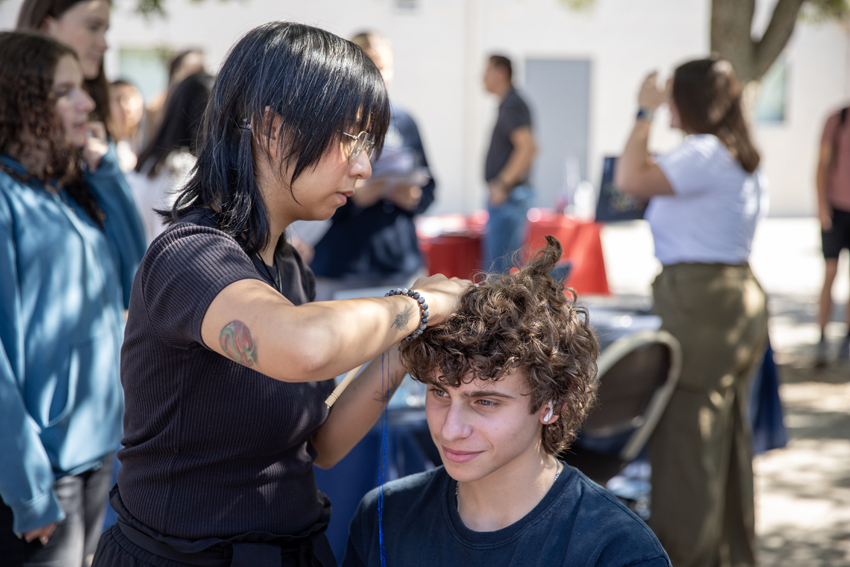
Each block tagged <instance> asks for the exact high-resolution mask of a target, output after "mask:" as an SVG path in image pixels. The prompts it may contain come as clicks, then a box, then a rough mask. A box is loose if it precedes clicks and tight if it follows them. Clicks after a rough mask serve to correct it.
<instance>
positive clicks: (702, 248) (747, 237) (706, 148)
mask: <svg viewBox="0 0 850 567" xmlns="http://www.w3.org/2000/svg"><path fill="white" fill-rule="evenodd" d="M658 166H659V167H660V168H661V171H662V172H663V173H664V175H665V177H667V181H669V182H670V186H671V187H672V188H673V193H674V194H673V195H662V196H658V197H653V198H652V200H651V201H650V203H649V207H647V210H646V220H647V221H649V226H650V228H651V229H652V236H653V238H654V240H655V256H656V257H657V258H658V259H659V260H660V261H661V264H662V265H665V266H669V265H671V264H678V263H680V262H688V263H702V264H715V263H719V264H743V263H745V262H746V261H747V260H748V259H749V257H750V248H751V247H752V244H753V235H754V234H755V230H756V222H757V221H758V219H759V218H761V217H762V216H764V215H765V214H766V213H767V181H766V179H765V177H764V175H763V174H762V173H761V170H759V169H756V170H755V171H754V172H753V173H747V172H746V171H744V168H742V167H741V164H740V163H738V160H736V159H735V158H733V157H732V156H731V155H730V154H729V150H728V149H727V148H726V146H724V145H723V143H722V142H721V141H720V140H719V139H717V138H716V137H715V136H713V135H711V134H697V135H691V136H687V137H686V138H685V141H684V142H683V143H682V145H681V146H679V147H678V148H676V149H675V150H673V151H672V152H670V153H669V154H666V155H664V156H662V157H661V158H659V159H658Z"/></svg>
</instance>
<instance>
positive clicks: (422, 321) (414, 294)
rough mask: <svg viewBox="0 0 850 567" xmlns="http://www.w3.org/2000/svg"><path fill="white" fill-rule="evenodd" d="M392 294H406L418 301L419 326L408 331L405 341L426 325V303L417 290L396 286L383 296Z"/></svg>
mask: <svg viewBox="0 0 850 567" xmlns="http://www.w3.org/2000/svg"><path fill="white" fill-rule="evenodd" d="M393 295H406V296H408V297H412V298H413V299H415V300H416V301H417V302H418V303H419V314H420V319H419V327H417V328H416V330H415V331H413V332H412V333H410V334H409V335H408V336H407V337H405V338H404V340H406V341H412V340H413V339H415V338H416V337H418V336H419V335H421V334H422V331H424V330H425V327H427V325H426V323H428V304H427V303H425V298H424V297H422V296H420V295H419V292H418V291H413V290H412V289H407V288H400V287H399V288H396V289H391V290H390V291H388V292H387V293H385V294H384V297H392V296H393Z"/></svg>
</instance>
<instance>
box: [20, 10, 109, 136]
mask: <svg viewBox="0 0 850 567" xmlns="http://www.w3.org/2000/svg"><path fill="white" fill-rule="evenodd" d="M111 7H112V3H111V2H110V1H109V0H24V3H23V4H21V9H20V11H19V12H18V23H17V26H16V29H17V30H19V31H23V30H31V31H40V32H42V33H45V34H47V35H49V36H50V37H52V38H54V39H57V40H59V41H61V42H62V43H64V44H65V45H68V46H69V47H71V49H73V50H74V51H75V52H76V53H77V58H78V59H79V62H80V66H81V67H82V69H83V75H84V76H85V89H86V92H87V93H88V94H89V96H91V98H92V99H93V100H94V103H95V108H94V110H92V112H91V113H90V114H89V119H90V120H92V121H97V122H101V123H102V124H103V125H104V126H105V128H106V132H107V133H108V134H109V135H112V134H113V132H112V127H113V126H112V120H111V113H110V104H109V83H108V82H107V80H106V75H105V74H104V73H103V54H104V53H106V48H107V47H108V46H107V44H106V31H107V30H108V29H109V9H110V8H111Z"/></svg>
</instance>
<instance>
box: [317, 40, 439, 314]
mask: <svg viewBox="0 0 850 567" xmlns="http://www.w3.org/2000/svg"><path fill="white" fill-rule="evenodd" d="M351 41H352V43H354V44H355V45H357V46H358V47H360V48H361V49H362V50H363V51H364V52H365V53H366V55H367V56H368V57H369V59H371V60H372V61H373V62H374V63H375V65H376V66H377V67H378V69H379V70H380V71H381V76H383V78H384V82H385V83H386V84H387V85H389V84H390V82H391V81H392V78H393V51H392V45H391V44H390V40H389V39H387V38H386V37H385V36H383V35H381V34H379V33H377V32H373V31H368V32H363V33H359V34H357V35H355V36H354V37H353V38H352V39H351ZM390 112H391V118H390V126H389V129H388V130H387V136H386V138H385V140H384V150H383V153H382V154H381V158H380V159H379V160H377V161H376V162H375V163H374V164H373V168H372V177H371V178H370V179H368V180H366V181H362V182H361V183H360V184H359V185H358V187H357V192H355V193H354V195H353V196H352V198H351V199H350V200H349V201H348V202H347V203H346V204H345V205H343V206H342V207H340V208H339V209H337V211H336V213H334V216H333V218H332V219H331V226H330V228H329V229H328V231H327V233H326V234H325V235H324V237H323V238H322V239H321V240H320V241H319V243H318V244H317V245H316V249H315V256H314V257H313V260H312V262H311V264H310V267H311V268H312V269H313V272H314V273H315V274H316V277H317V281H316V298H317V299H318V300H319V301H322V300H327V299H332V298H333V294H334V293H335V292H336V291H339V290H342V289H356V288H368V287H379V286H385V285H389V286H401V287H409V286H410V284H412V283H413V282H414V281H415V280H416V279H417V278H418V277H419V276H421V275H424V270H423V267H422V266H423V265H422V253H421V252H420V251H419V242H418V239H417V238H416V225H415V224H414V219H415V218H416V217H417V216H419V215H421V214H422V213H424V212H425V211H426V210H427V209H428V207H429V206H431V203H433V202H434V189H435V188H436V183H435V182H434V179H433V177H432V175H431V172H430V170H429V169H428V159H427V158H426V157H425V148H424V147H423V146H422V139H421V137H420V136H419V128H417V126H416V122H415V121H414V120H413V118H412V117H411V116H410V114H408V113H407V112H406V111H405V110H404V109H402V108H400V107H399V106H397V105H395V104H392V105H391V106H390Z"/></svg>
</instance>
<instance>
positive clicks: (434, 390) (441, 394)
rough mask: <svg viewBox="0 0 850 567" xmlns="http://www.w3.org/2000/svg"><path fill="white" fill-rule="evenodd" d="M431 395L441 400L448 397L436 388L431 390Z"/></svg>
mask: <svg viewBox="0 0 850 567" xmlns="http://www.w3.org/2000/svg"><path fill="white" fill-rule="evenodd" d="M431 393H432V394H434V395H435V396H436V397H438V398H443V397H445V396H447V395H448V394H446V392H444V391H443V390H440V389H438V388H432V389H431Z"/></svg>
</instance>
